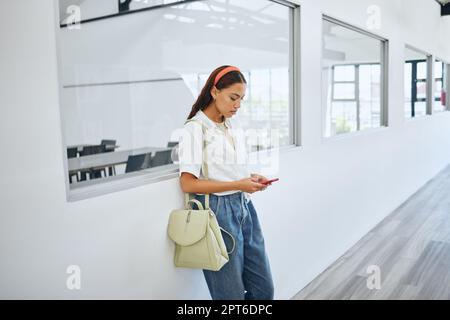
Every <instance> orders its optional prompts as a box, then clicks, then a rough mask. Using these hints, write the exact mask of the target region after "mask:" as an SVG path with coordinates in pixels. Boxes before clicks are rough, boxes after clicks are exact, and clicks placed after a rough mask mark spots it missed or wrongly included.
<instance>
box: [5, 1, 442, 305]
mask: <svg viewBox="0 0 450 320" xmlns="http://www.w3.org/2000/svg"><path fill="white" fill-rule="evenodd" d="M411 2H412V3H411ZM408 3H411V4H409V5H408V8H410V10H414V12H411V13H408V12H407V13H406V14H407V16H408V18H404V19H403V18H402V19H399V18H398V16H397V15H398V14H399V13H398V12H399V8H401V7H400V6H401V1H397V2H396V1H392V0H383V1H381V0H378V1H375V0H351V1H350V0H348V1H336V0H322V1H317V0H305V1H302V4H303V6H302V21H301V26H302V30H303V37H302V39H301V42H302V57H301V63H302V79H303V81H302V85H301V92H302V98H301V103H302V105H301V107H302V119H303V123H302V138H303V147H302V148H297V149H292V150H290V151H288V152H285V153H283V154H282V155H281V159H280V161H281V170H280V174H279V176H280V178H281V179H280V182H279V183H277V184H275V185H274V186H273V187H271V188H270V189H268V190H267V191H266V192H265V193H264V194H263V193H260V194H255V195H254V196H253V198H254V203H255V206H256V208H257V210H258V212H259V216H260V219H261V222H262V225H263V228H264V231H265V237H266V243H267V250H268V253H269V256H270V259H271V262H272V269H273V274H274V280H275V286H276V298H289V297H291V296H293V295H294V294H295V293H296V292H297V291H298V290H299V289H301V288H302V287H303V286H305V285H306V284H307V283H308V282H309V281H311V280H312V279H313V278H314V277H315V276H317V275H318V274H319V273H320V272H321V271H323V270H324V269H325V268H326V267H327V266H328V265H329V264H330V263H332V262H333V261H334V260H335V259H336V258H338V257H339V256H340V255H341V254H343V253H344V252H345V250H347V249H348V248H349V247H350V246H352V245H353V244H354V243H355V242H356V241H357V240H358V239H360V238H361V237H362V236H363V235H364V234H366V233H367V232H368V231H369V230H370V229H371V228H372V227H373V226H374V225H375V224H376V223H378V222H379V221H380V220H381V219H383V218H384V217H385V216H386V215H387V214H389V212H391V211H392V210H394V209H395V208H396V207H398V206H399V205H400V204H401V203H402V202H403V201H404V200H405V199H406V198H407V197H409V196H410V195H411V194H412V193H413V192H415V191H416V190H417V189H418V188H420V187H421V186H422V185H423V184H424V183H425V182H426V181H427V180H429V179H430V178H432V177H433V176H434V175H435V174H437V173H438V172H439V171H440V170H441V169H443V168H444V167H445V166H446V165H447V164H448V163H449V162H450V142H449V139H448V138H447V137H448V136H450V126H449V122H450V113H441V114H437V115H435V116H432V117H426V118H422V119H415V120H412V121H405V120H404V119H403V99H402V94H403V92H402V91H403V89H402V88H403V81H402V75H403V72H402V68H403V43H404V42H405V41H406V42H408V43H410V44H412V45H415V46H417V47H421V48H422V49H424V50H426V51H430V52H435V53H438V54H439V55H440V56H442V57H443V58H445V59H447V60H450V47H449V44H445V43H444V39H445V38H444V37H442V38H441V41H438V39H439V38H437V37H435V36H430V35H437V34H442V33H444V29H443V26H444V25H445V28H446V29H445V32H446V33H447V34H448V32H449V31H450V28H449V24H448V23H447V22H446V23H441V22H440V21H441V20H440V19H441V18H440V17H439V9H438V7H437V4H435V3H434V1H428V0H408ZM370 4H378V5H380V7H381V9H382V14H383V15H382V19H383V20H382V29H381V30H379V33H380V35H383V36H385V37H387V38H388V39H389V40H390V53H389V56H390V77H389V89H390V95H389V104H390V111H389V120H390V121H389V122H390V127H389V128H387V129H380V130H374V131H370V132H364V133H359V134H354V135H351V136H346V137H340V138H335V139H331V140H323V139H322V138H321V132H322V130H321V126H320V123H321V110H320V109H321V108H320V101H318V100H317V97H320V96H321V90H320V89H321V87H320V85H321V80H320V75H321V64H320V52H321V13H327V14H329V15H332V16H335V17H339V18H342V19H343V20H345V21H347V22H350V23H353V24H355V25H358V26H364V25H365V19H366V8H367V6H368V5H370ZM350 8H351V10H350ZM400 11H401V10H400ZM55 12H56V11H55V5H54V2H53V1H50V0H46V1H39V2H37V1H31V0H29V1H25V0H23V1H9V2H2V3H1V4H0V24H1V25H0V45H1V50H0V106H1V109H2V117H0V131H1V135H0V148H1V150H2V151H3V152H2V160H1V166H0V177H1V179H0V191H1V192H0V195H1V196H0V197H1V199H0V298H77V299H78V298H146V299H158V298H169V299H178V298H185V299H197V298H209V294H208V291H207V288H206V285H205V283H204V280H203V276H202V273H201V272H200V271H198V270H179V269H175V268H174V267H173V264H172V250H173V245H172V244H171V243H170V241H169V240H168V238H167V236H166V224H167V216H168V214H169V212H170V210H172V209H173V208H175V207H180V206H181V205H182V194H181V192H180V190H179V187H178V181H177V179H173V180H168V181H163V182H159V183H156V184H151V185H146V186H142V187H138V188H134V189H130V190H127V191H122V192H118V193H113V194H109V195H105V196H101V197H97V198H93V199H89V200H84V201H79V202H74V203H68V202H66V194H65V185H64V181H65V178H64V175H65V172H64V169H63V161H64V158H63V155H64V149H63V147H62V136H61V126H60V110H59V102H58V99H59V98H58V79H57V63H56V42H55V35H56V29H55V26H56V21H57V19H56V15H55ZM130 17H132V16H130ZM412 17H416V18H417V17H418V18H420V19H419V20H418V21H419V22H421V23H417V21H416V22H414V20H412ZM443 19H444V18H443ZM445 19H448V18H445ZM403 20H404V21H405V22H404V23H403V22H402V21H403ZM287 245H289V250H287V249H286V246H287ZM292 248H294V250H292ZM73 264H74V265H79V266H80V267H81V269H82V290H80V291H69V290H67V289H66V287H65V282H66V279H67V274H66V273H65V272H66V268H67V266H69V265H73Z"/></svg>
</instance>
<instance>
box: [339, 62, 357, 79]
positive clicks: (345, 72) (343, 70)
mask: <svg viewBox="0 0 450 320" xmlns="http://www.w3.org/2000/svg"><path fill="white" fill-rule="evenodd" d="M334 80H335V81H355V66H335V67H334Z"/></svg>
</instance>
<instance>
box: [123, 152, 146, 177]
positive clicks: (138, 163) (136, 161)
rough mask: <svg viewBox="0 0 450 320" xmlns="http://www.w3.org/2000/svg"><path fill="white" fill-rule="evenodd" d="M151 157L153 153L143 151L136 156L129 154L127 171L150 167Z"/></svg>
mask: <svg viewBox="0 0 450 320" xmlns="http://www.w3.org/2000/svg"><path fill="white" fill-rule="evenodd" d="M151 158H152V154H151V153H143V154H137V155H134V156H128V160H127V166H126V167H125V173H129V172H134V171H140V170H144V169H147V168H150V165H151Z"/></svg>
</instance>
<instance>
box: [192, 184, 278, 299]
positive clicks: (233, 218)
mask: <svg viewBox="0 0 450 320" xmlns="http://www.w3.org/2000/svg"><path fill="white" fill-rule="evenodd" d="M195 198H196V199H197V200H199V201H200V202H201V203H202V204H203V205H204V203H205V202H204V199H205V196H204V195H198V194H196V195H195ZM209 205H210V208H211V209H212V210H213V211H214V213H215V214H216V217H217V221H218V222H219V225H220V226H221V227H222V228H223V229H225V230H227V231H228V232H230V233H231V234H232V235H233V236H234V238H235V241H236V247H235V249H234V251H233V252H232V253H231V254H230V261H229V262H228V263H227V264H225V265H224V266H223V267H222V269H220V270H219V271H210V270H203V274H204V275H205V279H206V283H207V284H208V288H209V292H210V293H211V297H212V299H213V300H243V299H246V300H271V299H273V292H274V287H273V281H272V275H271V271H270V265H269V260H268V258H267V254H266V251H265V249H264V237H263V234H262V230H261V226H260V224H259V221H258V216H257V213H256V210H255V208H254V206H253V203H252V201H249V202H247V200H246V199H245V196H244V193H242V192H236V193H233V194H230V195H225V196H217V195H214V194H210V196H209ZM222 235H223V239H224V241H225V244H226V246H227V249H228V251H230V250H231V249H232V246H233V242H232V240H231V238H230V237H229V235H227V234H226V233H224V232H222Z"/></svg>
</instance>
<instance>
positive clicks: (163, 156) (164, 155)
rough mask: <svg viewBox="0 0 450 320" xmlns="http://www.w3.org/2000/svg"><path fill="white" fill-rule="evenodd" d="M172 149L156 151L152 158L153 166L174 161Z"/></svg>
mask: <svg viewBox="0 0 450 320" xmlns="http://www.w3.org/2000/svg"><path fill="white" fill-rule="evenodd" d="M171 153H172V150H171V149H169V150H163V151H156V153H155V156H154V157H153V158H152V164H151V165H152V167H158V166H163V165H165V164H170V163H172V158H171V156H170V155H171Z"/></svg>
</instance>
